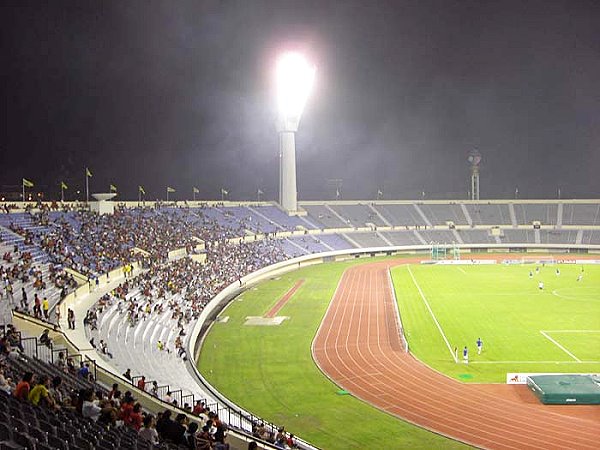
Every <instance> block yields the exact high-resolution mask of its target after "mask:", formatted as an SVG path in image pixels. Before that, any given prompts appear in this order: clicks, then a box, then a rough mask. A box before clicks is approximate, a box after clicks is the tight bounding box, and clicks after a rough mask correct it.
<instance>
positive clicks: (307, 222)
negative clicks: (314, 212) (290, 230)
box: [297, 216, 323, 230]
mask: <svg viewBox="0 0 600 450" xmlns="http://www.w3.org/2000/svg"><path fill="white" fill-rule="evenodd" d="M297 217H298V219H300V220H301V221H302V222H304V223H305V224H306V225H308V229H309V230H319V229H321V228H323V226H318V225H316V224H314V223H312V222H311V221H310V220H308V218H307V217H304V216H297Z"/></svg>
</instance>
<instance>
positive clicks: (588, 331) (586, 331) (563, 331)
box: [543, 330, 600, 333]
mask: <svg viewBox="0 0 600 450" xmlns="http://www.w3.org/2000/svg"><path fill="white" fill-rule="evenodd" d="M543 331H544V332H546V333H600V330H543Z"/></svg>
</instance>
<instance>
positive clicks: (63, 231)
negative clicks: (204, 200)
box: [3, 208, 287, 448]
mask: <svg viewBox="0 0 600 450" xmlns="http://www.w3.org/2000/svg"><path fill="white" fill-rule="evenodd" d="M50 212H51V211H50V209H49V208H46V209H42V210H40V211H35V212H33V211H31V212H30V213H29V214H30V219H31V222H32V223H33V224H35V226H33V227H31V229H27V228H26V227H21V226H20V225H17V224H14V225H11V228H12V229H13V231H14V232H16V233H18V234H20V235H22V236H23V237H24V238H25V239H26V240H27V241H28V242H29V243H32V244H37V245H40V246H41V247H42V248H43V249H44V250H45V251H46V252H47V253H48V255H49V257H50V260H51V261H52V262H53V263H54V264H51V265H50V267H51V268H52V269H51V270H50V275H49V276H47V278H48V280H45V279H44V277H42V276H41V275H40V274H39V273H38V272H37V271H36V269H35V268H33V267H32V266H31V263H30V262H29V263H27V261H26V259H27V258H26V256H21V258H20V259H22V260H24V261H20V262H19V264H15V265H14V266H15V267H18V268H17V269H11V270H12V271H13V273H11V275H10V276H11V277H22V276H23V274H24V273H25V274H27V276H29V277H32V278H33V279H35V280H36V288H38V287H39V288H40V289H43V288H44V287H45V286H46V283H47V282H52V283H54V284H55V285H56V286H57V287H59V286H60V287H61V288H62V287H63V286H64V287H65V290H64V291H62V292H63V294H64V293H66V292H67V291H66V289H68V288H70V287H74V286H75V285H76V283H75V281H74V280H73V278H72V276H70V275H68V274H66V273H65V272H64V271H63V270H62V269H61V268H62V267H65V266H66V267H70V268H72V269H74V270H76V271H78V272H80V273H82V274H84V275H87V276H88V277H89V279H90V280H93V279H94V277H97V276H98V275H100V274H103V273H107V272H108V271H110V270H112V269H114V268H116V267H118V266H122V265H126V264H128V263H129V262H132V261H133V260H137V261H138V262H140V263H141V265H142V266H143V267H144V268H145V269H146V270H143V271H141V273H140V274H139V275H138V276H136V277H130V278H128V279H126V280H125V281H124V282H122V283H121V284H120V285H119V286H118V287H117V288H115V289H114V290H113V291H112V292H110V293H108V294H106V295H104V296H103V297H102V298H101V299H100V301H99V302H98V303H97V304H96V305H95V306H94V307H93V308H92V309H90V310H89V311H88V314H87V316H86V317H85V320H84V323H85V325H86V327H87V328H88V331H89V332H90V334H91V336H92V338H91V343H92V345H94V346H96V343H95V341H94V339H95V337H94V336H95V335H94V333H97V332H98V330H97V327H98V320H99V317H101V315H102V313H103V312H104V311H105V310H106V308H107V307H108V306H110V305H114V304H115V303H116V304H117V308H118V311H119V313H120V314H122V315H124V316H126V318H127V320H128V322H129V324H130V325H135V324H137V322H139V321H140V320H146V319H148V318H149V317H150V316H151V315H152V314H161V315H162V314H163V313H165V312H167V311H168V312H169V314H168V317H169V320H170V323H169V324H168V326H171V327H173V329H175V330H176V332H175V333H172V334H171V336H172V337H173V338H172V340H171V341H170V342H164V343H163V342H161V343H159V344H158V345H160V347H162V348H160V350H164V351H169V352H174V353H176V354H177V355H178V356H180V357H181V358H182V359H185V358H186V354H185V346H184V344H183V338H184V336H185V330H186V329H188V327H189V326H190V325H193V322H194V321H195V320H197V319H198V317H199V315H200V313H201V312H202V310H203V309H204V307H205V306H206V304H207V303H208V301H210V300H211V299H212V298H214V296H215V295H216V294H217V293H218V292H219V291H220V290H222V289H223V288H224V287H225V286H227V285H229V284H231V283H236V282H239V283H241V279H242V278H243V277H244V276H245V275H247V274H249V273H251V272H253V271H255V270H257V269H260V268H262V267H265V266H267V265H270V264H274V263H276V262H279V261H282V260H284V259H285V254H284V252H283V250H282V248H281V246H280V244H279V242H278V241H277V240H275V239H271V238H269V237H267V238H266V239H263V240H257V241H252V242H244V241H242V242H238V243H232V242H230V241H229V239H231V238H234V237H240V236H244V235H246V232H247V231H248V230H249V229H250V228H251V227H250V225H251V224H250V223H248V222H246V220H245V219H243V220H240V219H239V218H235V217H230V219H231V220H230V221H228V220H226V221H225V223H223V221H219V220H217V219H215V218H212V216H211V215H210V214H205V211H204V208H196V209H187V208H182V209H172V208H164V209H156V210H155V209H141V208H140V209H124V208H118V209H117V210H116V211H115V214H114V215H103V216H100V215H97V214H93V213H90V212H88V211H71V212H65V213H61V214H59V215H56V214H54V215H50ZM224 215H225V216H226V215H227V213H224ZM200 240H201V241H203V242H204V244H205V248H204V250H203V253H204V254H205V256H206V258H205V260H204V261H202V262H198V261H195V260H194V259H192V258H188V257H183V258H180V259H176V260H174V261H169V260H168V258H167V255H168V252H169V251H171V250H174V249H178V248H185V249H186V252H185V253H186V254H188V255H190V254H193V253H194V252H195V250H194V249H195V247H196V245H197V244H198V242H199V241H200ZM136 249H141V251H137V250H136ZM3 273H4V272H3ZM6 276H7V277H8V276H9V275H6ZM63 294H61V295H63ZM42 298H43V296H42ZM26 301H27V300H26ZM32 301H33V309H32V312H33V313H34V314H35V315H39V316H43V315H44V314H45V313H44V306H43V301H42V300H41V299H40V298H39V297H38V295H35V300H34V299H32ZM96 337H98V336H96ZM99 341H100V343H99V344H98V347H97V348H98V349H99V351H100V353H101V354H104V355H106V356H107V357H110V358H112V354H111V352H110V351H109V350H108V346H107V343H106V342H105V341H104V340H103V339H99ZM58 361H59V364H61V365H62V366H64V367H65V369H66V370H70V368H73V367H74V365H73V362H72V361H69V360H67V359H65V358H61V357H60V356H59V358H58ZM84 369H85V366H84V367H81V368H79V369H77V374H79V370H84ZM148 386H150V385H148ZM143 390H145V386H144V388H143ZM149 393H151V394H152V389H149ZM155 394H156V396H158V392H156V393H155ZM65 397H68V398H70V397H69V396H61V398H65ZM119 397H120V394H119V395H117V396H116V399H115V398H108V397H105V396H102V394H101V393H100V392H98V393H96V392H93V391H89V390H88V391H86V392H80V393H78V397H77V398H76V399H75V398H72V400H70V401H71V402H72V404H76V405H79V409H78V411H80V413H81V414H82V415H84V417H91V418H93V419H94V420H98V421H100V422H106V423H115V422H117V421H122V422H123V423H124V424H125V425H128V426H133V427H134V428H136V429H137V430H140V432H141V433H142V434H143V435H148V436H150V439H154V438H155V437H156V436H158V437H159V438H162V439H167V440H171V441H174V442H181V443H183V444H186V443H189V442H191V441H190V439H192V440H194V442H196V441H197V440H200V441H202V440H204V441H207V442H210V445H211V446H212V448H227V445H226V444H225V442H224V440H223V439H222V437H221V436H220V434H223V437H224V434H225V433H221V431H223V430H224V429H225V426H224V424H223V427H222V428H221V426H220V424H221V422H220V420H219V419H218V417H216V416H215V415H214V413H212V412H210V411H208V410H204V408H203V412H202V414H204V413H206V417H203V416H202V414H199V417H201V418H203V419H204V420H203V421H202V422H201V425H200V426H199V427H198V425H197V424H196V423H195V422H194V423H191V424H190V426H189V427H187V424H186V423H185V420H184V417H185V415H180V416H178V417H175V420H172V419H171V418H170V416H169V413H168V412H166V413H165V415H161V416H159V417H157V418H156V419H154V418H151V417H150V416H144V415H143V413H142V412H141V411H140V410H137V411H134V410H135V409H136V405H135V403H133V404H131V402H130V401H129V399H126V398H125V397H124V398H123V399H122V400H120V398H119ZM48 398H49V400H48V401H49V402H52V403H53V405H54V406H56V405H58V403H57V402H54V401H53V400H54V398H53V397H52V396H50V397H48ZM50 399H51V400H50ZM115 400H120V401H119V402H115ZM123 400H127V401H123ZM116 403H118V404H116ZM62 405H64V402H61V405H60V406H62ZM122 405H128V406H126V408H127V410H129V409H131V412H132V413H133V415H132V417H133V419H132V418H130V416H129V415H125V416H124V415H123V412H122V411H121V406H122ZM54 406H53V407H54ZM130 406H131V408H130ZM183 406H185V407H187V408H188V409H190V410H191V407H189V406H188V405H183ZM154 427H155V429H156V436H155V433H153V432H152V431H150V430H151V429H153V428H154ZM144 430H145V431H144ZM175 430H177V436H178V437H177V438H174V437H173V436H174V433H175ZM182 430H184V431H183V432H181V431H182ZM180 432H181V433H180ZM284 434H285V433H284V432H283V433H282V434H281V436H283V435H284ZM152 436H154V437H152ZM256 436H257V437H260V438H261V439H266V440H270V441H271V442H279V443H281V444H282V448H285V446H284V445H283V441H282V440H281V439H278V438H277V434H276V433H271V434H270V435H264V436H263V435H262V434H261V433H260V431H258V432H257V434H256ZM281 436H279V437H280V438H281ZM286 436H287V435H286ZM192 437H193V438H192ZM180 439H182V440H181V441H180ZM204 444H206V442H204ZM191 448H194V447H191Z"/></svg>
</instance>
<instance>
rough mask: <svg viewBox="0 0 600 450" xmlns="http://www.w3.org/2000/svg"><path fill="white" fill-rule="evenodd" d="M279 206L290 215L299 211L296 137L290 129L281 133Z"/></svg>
mask: <svg viewBox="0 0 600 450" xmlns="http://www.w3.org/2000/svg"><path fill="white" fill-rule="evenodd" d="M279 204H280V205H281V207H282V208H283V209H284V210H285V211H287V212H288V213H291V212H295V211H297V210H298V194H297V191H296V136H295V133H294V131H291V130H289V129H288V130H282V131H280V132H279Z"/></svg>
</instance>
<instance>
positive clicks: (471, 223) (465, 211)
mask: <svg viewBox="0 0 600 450" xmlns="http://www.w3.org/2000/svg"><path fill="white" fill-rule="evenodd" d="M460 209H462V212H463V214H464V215H465V219H467V223H468V224H469V226H470V227H472V226H473V219H471V214H469V210H468V209H467V206H466V205H465V204H464V203H461V204H460Z"/></svg>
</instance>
